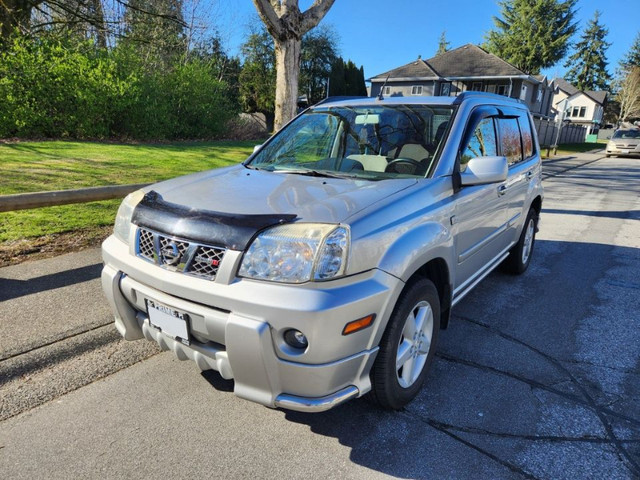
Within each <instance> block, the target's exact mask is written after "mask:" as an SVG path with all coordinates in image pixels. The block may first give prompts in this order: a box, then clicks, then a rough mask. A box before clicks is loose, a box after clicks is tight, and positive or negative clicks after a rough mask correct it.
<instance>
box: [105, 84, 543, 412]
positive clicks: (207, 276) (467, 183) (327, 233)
mask: <svg viewBox="0 0 640 480" xmlns="http://www.w3.org/2000/svg"><path fill="white" fill-rule="evenodd" d="M532 125H533V122H532V120H531V117H530V115H529V112H528V111H527V108H526V106H524V105H522V104H521V103H519V102H517V101H515V100H511V99H508V98H505V97H502V96H498V95H490V94H482V93H475V92H469V93H464V94H462V95H460V96H458V97H423V98H411V99H407V98H388V99H382V100H381V99H373V98H369V99H365V98H360V99H342V100H334V101H332V100H329V101H326V102H324V103H323V104H320V105H317V106H315V107H313V108H311V109H308V110H306V111H305V112H303V113H302V114H301V115H299V116H298V117H297V118H295V119H294V120H293V121H292V122H291V123H289V124H288V125H287V126H286V127H285V128H283V129H282V130H281V131H280V132H278V133H277V134H276V135H274V136H273V137H271V138H270V139H269V140H268V141H267V142H266V143H265V144H264V145H262V146H260V147H258V148H257V149H256V151H255V152H254V153H253V155H251V157H249V158H248V159H247V160H246V161H245V162H244V163H243V164H241V165H236V166H232V167H228V168H222V169H218V170H212V171H206V172H201V173H197V174H193V175H188V176H184V177H180V178H176V179H173V180H169V181H166V182H162V183H158V184H156V185H152V186H150V187H148V188H145V189H143V190H141V191H137V192H134V193H132V194H131V195H129V196H128V197H127V198H126V199H125V200H124V201H123V203H122V205H121V207H120V209H119V211H118V215H117V219H116V224H115V228H114V233H113V235H112V236H111V237H109V238H108V239H107V240H106V241H105V242H104V244H103V258H104V263H105V266H104V270H103V272H102V283H103V286H104V291H105V293H106V296H107V298H108V300H109V303H110V305H111V308H112V309H113V312H114V314H115V323H116V327H117V329H118V331H119V332H120V333H121V334H122V335H123V336H124V338H126V339H127V340H136V339H140V338H143V337H146V338H147V339H149V340H154V341H156V342H157V343H158V344H159V345H160V346H161V347H162V348H163V349H165V350H172V351H173V352H174V353H175V354H176V355H177V357H178V358H179V359H181V360H186V359H191V360H193V361H194V362H196V364H197V365H198V367H199V368H200V369H202V370H208V369H214V370H217V371H218V372H219V373H220V375H221V376H222V377H223V378H226V379H234V392H235V394H236V395H238V396H239V397H242V398H245V399H248V400H252V401H254V402H258V403H261V404H263V405H266V406H268V407H282V408H287V409H292V410H300V411H321V410H326V409H328V408H331V407H333V406H335V405H338V404H340V403H342V402H344V401H346V400H348V399H351V398H354V397H359V396H362V395H364V394H367V393H369V394H370V397H371V398H372V399H373V400H374V401H375V402H377V403H379V404H380V405H381V406H383V407H386V408H391V409H399V408H402V407H403V406H404V405H406V404H407V403H408V402H409V401H411V400H412V399H413V398H414V397H415V396H416V395H417V393H418V391H419V389H420V387H421V386H422V384H423V382H424V379H425V376H426V373H427V370H428V367H429V364H430V363H431V361H432V359H433V355H434V352H435V350H436V344H437V340H438V335H439V332H440V330H441V329H444V328H446V327H447V324H448V323H449V317H450V313H451V309H452V307H453V306H454V305H455V304H456V303H457V302H459V301H460V300H461V299H462V298H463V297H464V296H465V295H466V294H467V293H468V292H469V291H470V290H471V289H472V288H473V287H474V286H475V285H477V284H478V282H480V281H481V280H482V279H483V278H484V277H485V276H486V275H487V274H489V273H490V272H491V271H492V270H493V269H494V268H496V267H497V266H499V265H502V266H503V267H504V269H506V270H507V271H509V272H511V273H514V274H519V273H522V272H524V271H525V270H526V269H527V266H528V265H529V262H530V261H531V253H532V250H533V244H534V236H535V232H536V229H537V222H538V217H539V214H540V209H541V205H542V196H543V193H542V185H541V162H540V155H539V146H538V142H537V138H536V133H535V130H534V128H533V126H532Z"/></svg>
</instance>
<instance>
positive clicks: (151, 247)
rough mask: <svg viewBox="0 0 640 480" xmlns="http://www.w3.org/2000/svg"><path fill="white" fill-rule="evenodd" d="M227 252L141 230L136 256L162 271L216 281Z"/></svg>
mask: <svg viewBox="0 0 640 480" xmlns="http://www.w3.org/2000/svg"><path fill="white" fill-rule="evenodd" d="M225 251H226V250H225V249H224V248H221V247H213V246H210V245H202V244H200V243H195V242H190V241H189V240H184V239H181V238H175V237H171V236H168V235H164V234H162V233H159V232H154V231H152V230H149V229H147V228H143V227H140V228H138V232H137V234H136V255H137V256H138V257H140V258H143V259H145V260H147V261H149V262H151V263H154V264H155V265H158V266H159V267H162V268H165V269H167V270H172V271H175V272H180V273H184V274H186V275H193V276H196V277H200V278H206V279H209V280H215V278H216V275H217V274H218V269H219V268H220V264H221V263H222V258H223V257H224V253H225Z"/></svg>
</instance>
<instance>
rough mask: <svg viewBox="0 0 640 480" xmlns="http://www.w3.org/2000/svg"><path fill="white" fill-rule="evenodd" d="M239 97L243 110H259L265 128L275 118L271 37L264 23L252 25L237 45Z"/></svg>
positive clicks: (274, 81) (274, 68)
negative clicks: (240, 66) (263, 117)
mask: <svg viewBox="0 0 640 480" xmlns="http://www.w3.org/2000/svg"><path fill="white" fill-rule="evenodd" d="M241 51H242V56H243V57H244V64H243V65H242V70H241V71H240V101H241V104H242V107H243V109H244V110H245V111H247V112H260V113H263V114H264V116H265V118H266V120H267V130H269V131H272V130H273V121H274V118H275V91H276V67H275V65H276V58H275V51H274V48H273V40H272V39H271V36H270V35H269V33H268V32H267V30H266V29H265V28H264V27H260V28H257V29H255V30H254V31H253V32H252V33H250V34H249V36H248V37H247V40H246V42H245V43H244V44H243V45H242V47H241Z"/></svg>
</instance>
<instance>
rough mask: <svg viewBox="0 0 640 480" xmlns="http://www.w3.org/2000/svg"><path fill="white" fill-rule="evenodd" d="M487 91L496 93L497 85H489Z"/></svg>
mask: <svg viewBox="0 0 640 480" xmlns="http://www.w3.org/2000/svg"><path fill="white" fill-rule="evenodd" d="M487 92H488V93H496V86H495V85H487Z"/></svg>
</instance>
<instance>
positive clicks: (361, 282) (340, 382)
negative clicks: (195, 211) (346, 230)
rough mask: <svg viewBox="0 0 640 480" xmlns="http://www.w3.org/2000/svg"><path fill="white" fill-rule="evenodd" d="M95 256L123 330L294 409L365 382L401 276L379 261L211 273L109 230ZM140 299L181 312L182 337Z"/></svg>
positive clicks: (355, 390) (258, 397)
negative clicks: (352, 270)
mask: <svg viewBox="0 0 640 480" xmlns="http://www.w3.org/2000/svg"><path fill="white" fill-rule="evenodd" d="M103 257H104V260H105V267H104V269H103V272H102V283H103V289H104V291H105V294H106V296H107V299H108V300H109V303H110V305H111V308H112V310H113V312H114V315H115V322H116V328H117V329H118V331H119V332H120V333H121V334H122V336H123V337H124V338H126V339H128V340H135V339H140V338H143V337H144V338H147V339H149V340H153V341H155V342H157V343H158V344H159V345H160V347H161V348H162V349H163V350H172V351H173V352H174V353H175V355H176V356H177V357H178V358H179V359H181V360H187V359H190V360H192V361H194V362H195V363H196V364H197V365H198V367H199V368H200V369H201V370H209V369H213V370H217V371H218V372H219V373H220V375H221V376H222V377H223V378H226V379H231V378H233V379H234V393H235V394H236V395H237V396H239V397H242V398H245V399H248V400H251V401H254V402H257V403H260V404H263V405H266V406H268V407H282V408H287V409H292V410H299V411H310V412H315V411H322V410H326V409H328V408H332V407H333V406H335V405H337V404H339V403H342V402H343V401H346V400H348V399H350V398H353V397H357V396H361V395H363V394H365V393H366V392H367V391H369V390H370V389H371V384H370V380H369V371H370V369H371V366H372V364H373V361H374V360H375V357H376V354H377V351H378V347H377V345H378V343H379V340H380V337H381V336H382V332H383V331H384V327H385V326H386V322H387V320H388V318H389V316H390V314H391V310H392V309H393V306H394V305H395V301H396V299H397V296H398V295H399V293H400V291H401V290H402V287H403V285H404V284H403V283H402V282H401V281H400V280H398V279H397V278H395V277H393V276H391V275H389V274H387V273H385V272H382V271H380V270H373V271H370V272H366V273H363V274H360V275H355V276H352V277H348V278H346V279H341V280H336V281H332V282H325V283H322V284H320V283H314V284H306V285H277V284H273V283H268V282H256V281H249V280H238V279H234V280H233V281H229V282H222V283H220V282H211V281H209V280H203V279H198V278H191V277H187V276H185V275H183V274H180V273H176V272H170V271H166V270H164V269H161V268H158V267H156V266H155V265H152V264H150V263H148V262H145V261H144V260H141V259H139V258H136V257H135V256H133V255H131V254H130V253H129V249H128V247H127V245H125V244H124V243H122V242H121V241H119V240H117V239H115V238H114V237H110V238H109V239H107V240H106V241H105V243H104V244H103ZM147 300H153V301H155V302H156V303H161V304H164V305H166V306H169V307H171V308H175V309H177V310H179V311H181V312H184V313H186V314H187V315H188V316H189V319H190V334H191V342H190V344H189V345H184V344H183V343H181V342H180V341H177V340H175V339H174V338H172V337H170V336H168V335H166V334H164V333H163V332H161V331H160V330H158V329H156V328H155V327H154V326H152V325H151V324H150V323H149V319H148V316H147V312H146V302H147ZM371 313H375V314H376V315H377V317H376V322H375V323H374V325H373V326H372V327H369V328H367V329H365V330H362V331H360V332H357V333H354V334H352V335H349V336H346V337H345V336H342V334H341V332H342V328H343V327H344V324H346V323H347V322H349V321H352V320H356V319H358V318H362V317H364V316H367V315H369V314H371ZM289 328H296V329H299V330H301V331H302V332H304V333H305V335H306V336H307V338H308V339H309V347H308V348H307V350H306V351H304V352H296V351H294V349H291V348H290V347H287V345H286V344H285V343H284V341H283V339H282V337H283V332H284V331H286V330H287V329H289Z"/></svg>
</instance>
